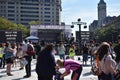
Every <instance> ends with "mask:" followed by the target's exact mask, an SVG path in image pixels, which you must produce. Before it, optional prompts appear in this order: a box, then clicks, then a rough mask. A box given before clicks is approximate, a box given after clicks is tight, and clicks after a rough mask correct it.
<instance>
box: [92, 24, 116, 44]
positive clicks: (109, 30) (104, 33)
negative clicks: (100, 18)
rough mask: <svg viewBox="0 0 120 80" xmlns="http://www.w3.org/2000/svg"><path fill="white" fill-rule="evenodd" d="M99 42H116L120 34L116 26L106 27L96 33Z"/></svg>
mask: <svg viewBox="0 0 120 80" xmlns="http://www.w3.org/2000/svg"><path fill="white" fill-rule="evenodd" d="M94 33H95V36H96V39H97V41H99V42H103V41H111V42H115V40H116V37H117V35H118V32H117V30H116V27H115V25H114V24H112V25H110V26H105V27H102V28H100V29H97V30H95V31H94Z"/></svg>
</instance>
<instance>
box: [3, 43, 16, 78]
mask: <svg viewBox="0 0 120 80" xmlns="http://www.w3.org/2000/svg"><path fill="white" fill-rule="evenodd" d="M13 52H14V49H12V48H11V45H10V43H9V42H7V43H6V45H5V49H4V53H5V60H6V64H7V67H6V72H7V75H8V76H12V75H13V74H11V65H12V64H13V60H14V54H13Z"/></svg>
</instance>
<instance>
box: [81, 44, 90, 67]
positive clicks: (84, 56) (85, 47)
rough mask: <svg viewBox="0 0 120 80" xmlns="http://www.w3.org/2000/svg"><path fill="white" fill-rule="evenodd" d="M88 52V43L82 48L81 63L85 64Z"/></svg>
mask: <svg viewBox="0 0 120 80" xmlns="http://www.w3.org/2000/svg"><path fill="white" fill-rule="evenodd" d="M88 52H89V48H88V45H87V44H85V45H84V47H83V49H82V53H83V65H84V64H85V65H87V60H88Z"/></svg>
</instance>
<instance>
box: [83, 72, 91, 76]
mask: <svg viewBox="0 0 120 80" xmlns="http://www.w3.org/2000/svg"><path fill="white" fill-rule="evenodd" d="M89 75H92V73H91V72H88V73H84V74H83V76H89Z"/></svg>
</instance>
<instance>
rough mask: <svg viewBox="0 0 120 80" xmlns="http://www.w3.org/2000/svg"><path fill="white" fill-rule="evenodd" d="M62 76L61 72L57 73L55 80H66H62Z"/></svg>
mask: <svg viewBox="0 0 120 80" xmlns="http://www.w3.org/2000/svg"><path fill="white" fill-rule="evenodd" d="M61 75H62V73H61V72H59V71H56V74H55V77H54V80H64V78H62V79H61V78H60V76H61Z"/></svg>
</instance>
